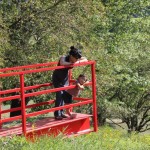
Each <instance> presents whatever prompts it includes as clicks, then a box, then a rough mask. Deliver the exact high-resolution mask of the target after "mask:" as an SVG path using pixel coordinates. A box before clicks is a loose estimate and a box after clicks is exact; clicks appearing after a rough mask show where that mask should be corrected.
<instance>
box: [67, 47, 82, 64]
mask: <svg viewBox="0 0 150 150" xmlns="http://www.w3.org/2000/svg"><path fill="white" fill-rule="evenodd" d="M81 57H82V55H81V51H80V50H79V49H77V48H75V47H74V46H71V47H70V51H69V58H70V62H72V63H75V62H76V61H78V59H80V58H81Z"/></svg>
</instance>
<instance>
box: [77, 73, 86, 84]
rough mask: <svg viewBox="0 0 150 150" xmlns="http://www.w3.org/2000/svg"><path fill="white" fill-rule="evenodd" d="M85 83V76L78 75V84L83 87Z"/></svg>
mask: <svg viewBox="0 0 150 150" xmlns="http://www.w3.org/2000/svg"><path fill="white" fill-rule="evenodd" d="M86 81H87V78H86V76H85V75H84V74H80V75H79V76H78V82H79V83H80V84H81V85H83V84H84V83H85V82H86Z"/></svg>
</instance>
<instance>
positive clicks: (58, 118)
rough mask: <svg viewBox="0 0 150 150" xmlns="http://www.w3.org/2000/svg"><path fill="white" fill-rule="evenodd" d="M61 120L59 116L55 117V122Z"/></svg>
mask: <svg viewBox="0 0 150 150" xmlns="http://www.w3.org/2000/svg"><path fill="white" fill-rule="evenodd" d="M62 119H63V117H61V116H55V120H62Z"/></svg>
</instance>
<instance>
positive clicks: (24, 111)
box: [20, 74, 26, 135]
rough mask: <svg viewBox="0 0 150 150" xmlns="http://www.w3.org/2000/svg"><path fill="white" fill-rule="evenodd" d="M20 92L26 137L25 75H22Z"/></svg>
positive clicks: (23, 128)
mask: <svg viewBox="0 0 150 150" xmlns="http://www.w3.org/2000/svg"><path fill="white" fill-rule="evenodd" d="M20 92H21V115H22V132H23V134H24V135H26V108H25V95H24V74H20Z"/></svg>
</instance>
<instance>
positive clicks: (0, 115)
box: [0, 95, 2, 129]
mask: <svg viewBox="0 0 150 150" xmlns="http://www.w3.org/2000/svg"><path fill="white" fill-rule="evenodd" d="M1 104H2V103H1V95H0V129H1V128H2V123H1V119H2V114H1V111H2V108H1Z"/></svg>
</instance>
